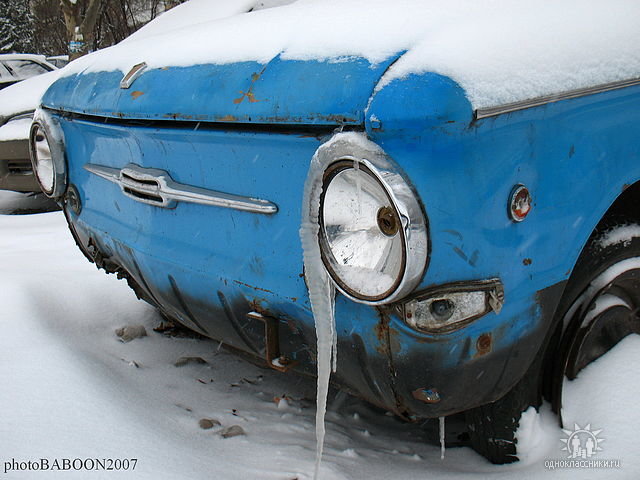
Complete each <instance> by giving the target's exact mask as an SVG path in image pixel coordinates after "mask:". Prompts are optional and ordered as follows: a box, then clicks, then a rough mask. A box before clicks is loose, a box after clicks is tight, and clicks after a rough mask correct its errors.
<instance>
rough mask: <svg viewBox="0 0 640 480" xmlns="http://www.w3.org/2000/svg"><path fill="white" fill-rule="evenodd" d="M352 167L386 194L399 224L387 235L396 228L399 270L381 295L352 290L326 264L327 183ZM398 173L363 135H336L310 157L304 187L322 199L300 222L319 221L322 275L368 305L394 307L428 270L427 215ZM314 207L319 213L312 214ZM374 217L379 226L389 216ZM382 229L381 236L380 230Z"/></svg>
mask: <svg viewBox="0 0 640 480" xmlns="http://www.w3.org/2000/svg"><path fill="white" fill-rule="evenodd" d="M356 164H357V165H358V167H357V168H362V169H363V171H364V172H365V173H366V174H367V175H370V176H371V177H372V178H373V179H374V180H375V181H376V182H378V183H379V185H380V187H381V188H382V189H383V190H384V192H385V195H386V196H387V198H388V200H389V206H390V207H391V209H392V210H393V212H394V214H395V216H396V218H397V223H398V224H397V226H393V225H391V226H390V230H389V233H392V234H393V233H395V228H397V229H398V230H397V233H398V234H399V235H400V238H401V246H402V255H401V258H402V260H401V261H402V265H401V268H400V269H399V270H398V274H397V277H395V279H394V282H393V284H392V285H390V286H389V287H388V288H386V290H385V291H384V292H382V293H378V294H376V295H369V296H367V295H362V294H361V293H359V292H357V291H355V290H354V288H353V286H351V285H348V284H347V283H346V282H345V281H344V279H343V278H341V277H340V276H339V275H338V273H337V272H336V271H335V269H334V268H332V267H331V262H330V261H329V255H331V253H328V245H327V239H326V238H325V235H326V233H325V225H324V213H323V211H322V210H323V208H324V196H325V194H326V191H325V190H326V181H327V179H328V178H329V177H330V176H331V175H334V171H335V170H338V171H341V170H344V169H346V168H349V166H351V167H353V166H354V165H356ZM400 172H401V170H400V169H399V168H398V167H397V166H396V165H395V163H394V162H393V161H392V160H391V159H390V157H388V156H387V155H386V153H385V152H384V151H383V150H382V149H381V148H380V147H379V146H378V145H377V144H375V143H374V142H372V141H370V140H369V139H367V138H366V136H365V135H364V134H361V133H356V132H347V133H339V134H336V135H335V136H334V137H333V138H332V139H331V140H329V141H328V142H327V143H325V144H323V145H321V146H320V148H319V149H318V151H317V152H316V154H315V155H314V158H313V161H312V166H311V168H310V171H309V176H308V178H307V185H309V186H310V187H311V188H313V189H316V190H321V192H320V194H319V197H321V200H320V202H319V204H315V205H309V206H308V207H306V208H310V209H311V210H310V211H309V213H308V214H305V216H303V220H304V219H305V218H307V219H309V220H313V219H316V221H317V222H318V226H319V229H318V230H319V231H318V249H319V251H320V252H319V253H320V257H321V258H322V261H323V263H324V266H325V270H326V271H327V273H328V274H329V276H330V278H331V280H332V282H333V283H334V284H335V286H336V288H337V289H338V290H339V291H340V292H341V293H342V294H343V295H345V296H346V297H348V298H349V299H351V300H353V301H355V302H358V303H363V304H368V305H383V304H389V303H393V302H396V301H398V300H400V299H402V298H404V297H406V296H407V295H408V294H409V293H411V292H412V291H413V290H414V289H415V288H416V287H417V286H418V284H419V283H420V281H421V280H422V277H423V275H424V272H425V270H426V268H427V263H428V257H429V244H428V243H429V240H428V226H427V220H426V215H425V214H424V211H423V208H422V205H421V204H420V202H419V200H418V196H417V194H416V193H415V192H414V191H413V189H412V188H411V187H410V185H409V182H408V181H406V180H405V179H404V177H403V176H402V174H401V173H400ZM316 198H318V197H316ZM316 208H317V209H318V210H315V209H316ZM377 213H378V221H380V220H381V219H380V215H383V214H385V213H388V212H382V213H381V212H380V211H378V212H377ZM382 220H384V219H382ZM380 230H381V232H382V233H383V234H384V230H383V226H381V228H380Z"/></svg>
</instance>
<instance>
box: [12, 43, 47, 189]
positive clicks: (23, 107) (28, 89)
mask: <svg viewBox="0 0 640 480" xmlns="http://www.w3.org/2000/svg"><path fill="white" fill-rule="evenodd" d="M34 56H35V55H34ZM3 57H6V55H0V59H2V58H3ZM11 57H13V56H11ZM43 58H44V57H43ZM58 74H59V70H57V69H56V68H55V67H52V70H51V71H47V72H46V73H44V74H42V75H37V76H35V77H33V78H29V79H27V80H24V81H21V82H19V83H17V84H15V85H11V86H9V87H7V88H4V89H2V90H0V190H14V191H17V192H38V193H40V187H39V186H38V183H37V182H36V180H35V178H34V176H33V170H32V169H31V159H30V158H29V147H28V143H29V141H28V138H29V128H30V127H31V120H32V118H33V112H34V110H35V109H36V108H37V106H38V105H39V104H40V99H41V98H42V95H43V94H44V92H45V91H46V90H47V88H49V85H51V84H52V83H53V82H54V81H55V80H56V79H57V78H58Z"/></svg>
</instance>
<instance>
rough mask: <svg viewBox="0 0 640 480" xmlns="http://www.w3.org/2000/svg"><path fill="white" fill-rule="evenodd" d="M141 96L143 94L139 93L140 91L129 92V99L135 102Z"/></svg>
mask: <svg viewBox="0 0 640 480" xmlns="http://www.w3.org/2000/svg"><path fill="white" fill-rule="evenodd" d="M142 95H144V92H141V91H140V90H135V91H133V92H131V98H133V99H134V100H137V99H138V98H140V97H141V96H142Z"/></svg>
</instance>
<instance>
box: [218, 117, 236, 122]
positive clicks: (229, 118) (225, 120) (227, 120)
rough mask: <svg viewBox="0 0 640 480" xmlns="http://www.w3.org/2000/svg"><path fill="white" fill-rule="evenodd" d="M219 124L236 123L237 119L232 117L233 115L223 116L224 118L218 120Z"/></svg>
mask: <svg viewBox="0 0 640 480" xmlns="http://www.w3.org/2000/svg"><path fill="white" fill-rule="evenodd" d="M218 121H220V122H237V121H238V117H234V116H233V115H225V116H224V117H220V118H219V119H218Z"/></svg>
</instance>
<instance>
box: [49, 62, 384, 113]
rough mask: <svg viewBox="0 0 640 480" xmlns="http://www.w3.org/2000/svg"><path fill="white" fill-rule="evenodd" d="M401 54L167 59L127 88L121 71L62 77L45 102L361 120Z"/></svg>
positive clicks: (84, 107) (74, 107) (101, 108)
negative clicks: (218, 61) (190, 62)
mask: <svg viewBox="0 0 640 480" xmlns="http://www.w3.org/2000/svg"><path fill="white" fill-rule="evenodd" d="M395 58H396V57H394V56H392V57H390V58H388V59H387V60H385V61H383V62H380V63H377V64H375V65H372V64H371V63H369V62H368V61H366V60H364V59H351V60H349V61H334V62H318V61H307V62H302V61H292V60H289V61H283V60H281V59H280V57H276V58H274V59H273V60H272V61H271V62H269V63H268V64H266V65H262V64H260V63H256V62H244V63H239V64H232V65H199V66H195V67H188V68H186V67H166V68H162V69H153V70H149V71H146V72H144V73H143V74H142V75H141V76H140V77H139V78H138V79H137V80H136V81H135V82H134V83H133V85H132V86H131V87H130V88H129V89H121V88H119V85H120V80H121V79H122V77H123V73H122V72H120V71H114V72H108V73H89V74H83V75H82V74H81V75H73V76H69V77H63V78H61V79H60V80H58V82H57V83H56V85H55V87H54V88H52V89H50V90H49V91H48V92H47V93H46V95H45V97H44V99H43V103H44V104H45V105H47V106H50V107H51V108H55V109H59V110H65V111H70V112H77V113H84V114H91V115H98V116H106V117H116V118H137V119H164V120H167V119H175V120H191V121H208V122H223V123H247V122H251V123H279V124H309V125H336V124H344V125H354V124H361V123H362V122H363V120H364V116H363V112H364V109H365V108H366V106H367V102H368V100H369V97H370V96H371V93H372V92H373V89H374V87H375V85H376V83H377V81H378V79H379V78H380V75H381V74H382V73H383V72H384V71H385V70H386V69H387V67H388V66H389V64H390V63H391V62H393V61H394V60H395Z"/></svg>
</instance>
